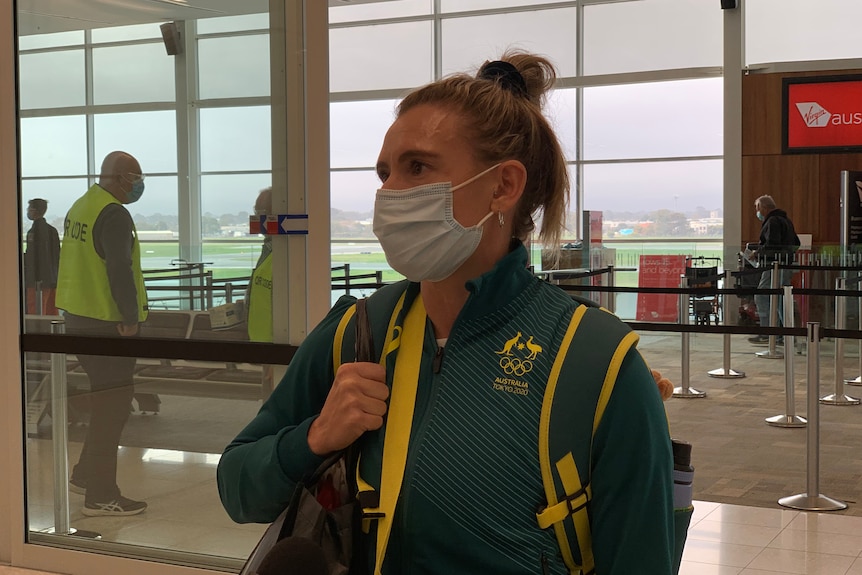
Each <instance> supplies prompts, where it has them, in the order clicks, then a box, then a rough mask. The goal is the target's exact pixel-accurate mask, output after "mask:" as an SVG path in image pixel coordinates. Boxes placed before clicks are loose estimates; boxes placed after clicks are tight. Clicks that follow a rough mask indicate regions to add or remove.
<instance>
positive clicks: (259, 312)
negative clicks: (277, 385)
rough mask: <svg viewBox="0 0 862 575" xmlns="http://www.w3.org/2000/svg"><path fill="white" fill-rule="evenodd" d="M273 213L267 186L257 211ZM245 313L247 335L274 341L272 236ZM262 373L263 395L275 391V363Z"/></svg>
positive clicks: (250, 284)
mask: <svg viewBox="0 0 862 575" xmlns="http://www.w3.org/2000/svg"><path fill="white" fill-rule="evenodd" d="M271 213H272V188H264V189H263V190H261V191H260V193H259V194H258V195H257V199H256V200H255V202H254V215H256V216H265V215H268V214H271ZM245 313H246V322H247V323H246V325H247V327H248V339H249V340H251V341H259V342H264V343H271V342H272V236H270V235H266V236H264V238H263V245H262V246H261V249H260V256H258V258H257V263H256V264H255V265H254V270H252V272H251V278H249V281H248V287H247V288H246V290H245ZM262 369H263V371H262V373H261V386H262V387H263V389H262V393H263V397H267V396H268V395H269V394H270V393H272V386H273V377H274V375H273V374H274V371H273V366H271V365H264V366H263V367H262Z"/></svg>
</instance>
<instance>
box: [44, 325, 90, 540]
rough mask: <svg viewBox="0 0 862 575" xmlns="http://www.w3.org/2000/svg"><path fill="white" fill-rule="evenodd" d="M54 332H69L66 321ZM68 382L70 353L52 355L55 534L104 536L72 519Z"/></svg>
mask: <svg viewBox="0 0 862 575" xmlns="http://www.w3.org/2000/svg"><path fill="white" fill-rule="evenodd" d="M51 333H52V334H55V335H57V334H63V333H66V323H65V322H64V321H63V320H61V319H60V320H54V321H52V322H51ZM68 392H69V389H68V385H67V381H66V354H65V353H52V354H51V441H52V442H53V444H54V448H53V455H54V527H53V528H51V529H49V530H48V533H51V534H53V535H74V536H76V537H85V538H88V539H101V538H102V535H101V534H100V533H97V532H95V531H86V530H83V529H75V528H74V527H72V526H71V525H70V522H69V484H68V481H69V452H68V445H69V444H68V439H69V438H68V429H67V425H68V410H67V406H66V400H67V396H68Z"/></svg>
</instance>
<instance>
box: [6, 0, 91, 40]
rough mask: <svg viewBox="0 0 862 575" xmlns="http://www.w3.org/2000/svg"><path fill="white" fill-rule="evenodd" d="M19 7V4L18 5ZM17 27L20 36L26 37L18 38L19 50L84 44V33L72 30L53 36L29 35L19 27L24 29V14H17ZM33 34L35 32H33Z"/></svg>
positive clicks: (25, 24) (55, 33) (56, 33)
mask: <svg viewBox="0 0 862 575" xmlns="http://www.w3.org/2000/svg"><path fill="white" fill-rule="evenodd" d="M19 5H20V3H19ZM18 26H19V32H20V33H21V34H28V35H27V36H19V37H18V49H19V50H36V49H38V48H57V47H60V46H77V45H79V44H83V43H84V31H83V30H72V31H71V32H54V33H53V34H39V33H38V32H36V33H33V34H30V33H29V32H25V30H24V29H21V27H26V26H27V23H26V14H25V13H23V12H19V15H18ZM34 32H35V31H34Z"/></svg>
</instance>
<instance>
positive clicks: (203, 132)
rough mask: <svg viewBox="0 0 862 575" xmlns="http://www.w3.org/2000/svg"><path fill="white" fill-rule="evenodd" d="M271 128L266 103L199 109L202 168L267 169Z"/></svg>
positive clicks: (209, 170) (207, 169) (268, 167)
mask: <svg viewBox="0 0 862 575" xmlns="http://www.w3.org/2000/svg"><path fill="white" fill-rule="evenodd" d="M271 131H272V124H271V120H270V113H269V106H250V107H245V108H204V109H202V110H201V111H200V137H201V170H202V171H204V172H229V171H238V170H269V169H270V168H271V167H272V152H271V149H272V142H271V136H270V133H271Z"/></svg>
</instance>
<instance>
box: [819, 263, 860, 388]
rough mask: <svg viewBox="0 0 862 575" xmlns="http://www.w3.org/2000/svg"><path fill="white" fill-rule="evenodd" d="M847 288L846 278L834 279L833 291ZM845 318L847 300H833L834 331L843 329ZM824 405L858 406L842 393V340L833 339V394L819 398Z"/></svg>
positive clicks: (840, 298)
mask: <svg viewBox="0 0 862 575" xmlns="http://www.w3.org/2000/svg"><path fill="white" fill-rule="evenodd" d="M846 288H847V278H835V291H844V290H845V289H846ZM846 318H847V299H846V298H845V297H843V296H840V295H839V296H837V297H836V298H835V329H844V327H845V323H846ZM820 403H822V404H824V405H859V403H860V400H859V398H857V397H850V396H849V395H847V394H845V393H844V339H843V338H840V337H836V338H835V393H832V394H830V395H826V396H824V397H821V398H820Z"/></svg>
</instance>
